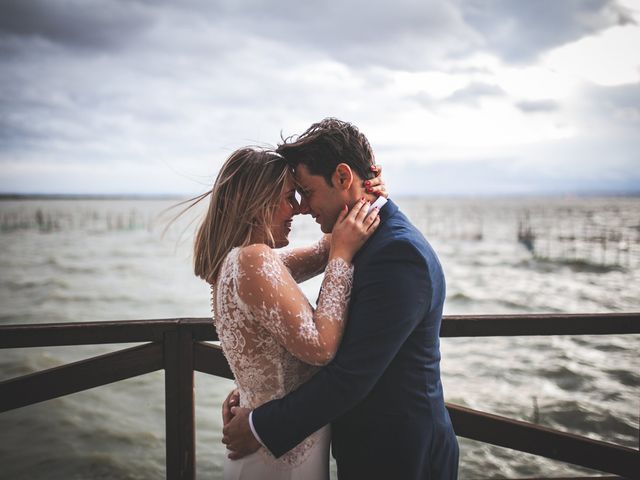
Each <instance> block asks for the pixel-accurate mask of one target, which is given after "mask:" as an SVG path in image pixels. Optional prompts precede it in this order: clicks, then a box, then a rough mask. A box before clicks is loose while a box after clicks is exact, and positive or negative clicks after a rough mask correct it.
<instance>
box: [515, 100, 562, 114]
mask: <svg viewBox="0 0 640 480" xmlns="http://www.w3.org/2000/svg"><path fill="white" fill-rule="evenodd" d="M516 107H517V108H518V109H519V110H521V111H523V112H525V113H537V112H554V111H556V110H558V108H560V105H558V102H556V101H554V100H523V101H521V102H516Z"/></svg>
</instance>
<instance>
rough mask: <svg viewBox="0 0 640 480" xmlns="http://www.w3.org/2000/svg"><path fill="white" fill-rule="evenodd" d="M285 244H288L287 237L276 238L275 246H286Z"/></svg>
mask: <svg viewBox="0 0 640 480" xmlns="http://www.w3.org/2000/svg"><path fill="white" fill-rule="evenodd" d="M287 245H289V239H288V238H286V237H285V238H278V239H276V247H275V248H282V247H286V246H287Z"/></svg>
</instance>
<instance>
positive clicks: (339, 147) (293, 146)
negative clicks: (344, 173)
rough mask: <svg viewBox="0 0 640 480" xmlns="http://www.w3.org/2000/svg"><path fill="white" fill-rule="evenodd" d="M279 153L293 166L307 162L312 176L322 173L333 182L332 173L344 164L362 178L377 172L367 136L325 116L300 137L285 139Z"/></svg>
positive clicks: (347, 124)
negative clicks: (372, 169) (374, 169)
mask: <svg viewBox="0 0 640 480" xmlns="http://www.w3.org/2000/svg"><path fill="white" fill-rule="evenodd" d="M282 142H283V143H281V144H280V145H278V148H276V152H277V153H279V154H280V155H282V156H283V157H284V158H285V159H286V160H287V162H288V163H289V165H291V167H292V168H295V167H297V166H298V165H299V164H303V165H305V166H306V167H307V168H308V169H309V173H311V174H312V175H322V176H323V177H324V179H325V181H326V182H327V184H329V185H331V176H332V175H333V172H334V171H335V169H336V167H337V166H338V164H340V163H346V164H347V165H349V166H350V167H351V169H352V170H353V171H354V172H355V173H356V174H357V175H358V176H359V177H360V178H361V179H362V180H366V179H371V178H373V177H374V176H375V175H374V173H373V172H372V171H371V165H373V164H374V163H375V161H374V157H373V151H372V150H371V145H370V144H369V141H368V140H367V137H365V136H364V134H362V133H361V132H360V131H359V130H358V128H357V127H356V126H355V125H352V124H351V123H348V122H343V121H342V120H338V119H337V118H325V119H324V120H322V121H321V122H318V123H314V124H313V125H311V126H310V127H309V128H308V129H307V131H306V132H304V133H303V134H302V135H299V136H295V135H294V136H291V137H288V138H283V139H282Z"/></svg>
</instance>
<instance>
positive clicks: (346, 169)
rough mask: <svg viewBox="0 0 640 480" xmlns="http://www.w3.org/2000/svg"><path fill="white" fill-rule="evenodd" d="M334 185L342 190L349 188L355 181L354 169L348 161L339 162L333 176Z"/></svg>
mask: <svg viewBox="0 0 640 480" xmlns="http://www.w3.org/2000/svg"><path fill="white" fill-rule="evenodd" d="M331 180H332V181H333V186H334V187H335V188H338V189H340V190H349V188H351V184H352V183H353V171H352V170H351V167H350V166H349V165H347V164H346V163H339V164H338V165H337V166H336V169H335V171H334V172H333V175H332V177H331Z"/></svg>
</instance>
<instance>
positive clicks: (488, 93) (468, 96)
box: [445, 82, 506, 104]
mask: <svg viewBox="0 0 640 480" xmlns="http://www.w3.org/2000/svg"><path fill="white" fill-rule="evenodd" d="M505 95H506V93H505V91H504V90H503V89H502V88H500V87H499V86H497V85H491V84H488V83H481V82H473V83H471V84H469V85H467V86H466V87H464V88H461V89H459V90H456V91H455V92H453V93H452V94H451V95H450V96H449V97H447V98H446V100H445V101H447V102H456V103H469V104H477V103H478V101H479V100H480V99H481V98H482V97H503V96H505Z"/></svg>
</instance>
